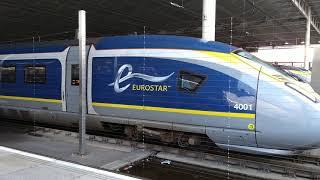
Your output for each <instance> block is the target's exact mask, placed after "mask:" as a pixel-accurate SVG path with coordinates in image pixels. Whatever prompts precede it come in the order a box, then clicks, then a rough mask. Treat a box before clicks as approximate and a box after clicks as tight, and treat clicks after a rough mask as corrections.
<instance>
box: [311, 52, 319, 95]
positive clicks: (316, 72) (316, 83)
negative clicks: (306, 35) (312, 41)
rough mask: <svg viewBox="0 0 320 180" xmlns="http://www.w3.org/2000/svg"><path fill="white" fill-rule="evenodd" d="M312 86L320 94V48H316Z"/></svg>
mask: <svg viewBox="0 0 320 180" xmlns="http://www.w3.org/2000/svg"><path fill="white" fill-rule="evenodd" d="M311 86H312V88H313V89H314V90H315V91H316V92H317V93H319V94H320V48H314V53H313V60H312V74H311Z"/></svg>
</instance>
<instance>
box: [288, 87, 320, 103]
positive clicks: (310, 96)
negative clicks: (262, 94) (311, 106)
mask: <svg viewBox="0 0 320 180" xmlns="http://www.w3.org/2000/svg"><path fill="white" fill-rule="evenodd" d="M285 84H286V85H287V86H288V87H290V88H291V89H293V90H295V91H297V92H298V93H300V94H302V95H303V96H305V97H307V98H308V99H310V100H311V101H313V102H315V103H319V100H318V98H317V97H316V96H315V95H314V94H313V93H315V92H309V91H307V90H305V89H303V88H301V87H300V86H298V85H296V84H294V83H290V82H286V83H285Z"/></svg>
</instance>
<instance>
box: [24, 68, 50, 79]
mask: <svg viewBox="0 0 320 180" xmlns="http://www.w3.org/2000/svg"><path fill="white" fill-rule="evenodd" d="M46 71H47V68H46V66H44V65H35V66H32V65H30V66H25V67H24V82H25V83H37V84H44V83H46V79H47V78H46V76H47V75H46Z"/></svg>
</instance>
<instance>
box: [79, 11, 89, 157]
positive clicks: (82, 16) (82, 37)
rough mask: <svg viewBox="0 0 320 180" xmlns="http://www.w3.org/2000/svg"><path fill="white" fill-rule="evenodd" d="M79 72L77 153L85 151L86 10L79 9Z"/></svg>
mask: <svg viewBox="0 0 320 180" xmlns="http://www.w3.org/2000/svg"><path fill="white" fill-rule="evenodd" d="M78 38H79V65H80V67H79V71H80V72H79V73H80V104H79V110H80V111H79V112H80V119H79V154H80V155H85V153H86V142H85V140H86V137H85V136H86V115H87V84H86V82H87V80H86V78H87V75H86V74H87V55H86V11H84V10H80V11H79V34H78Z"/></svg>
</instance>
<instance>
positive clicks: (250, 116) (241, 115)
mask: <svg viewBox="0 0 320 180" xmlns="http://www.w3.org/2000/svg"><path fill="white" fill-rule="evenodd" d="M92 105H93V106H96V107H109V108H123V109H135V110H146V111H158V112H171V113H180V114H193V115H204V116H220V117H233V118H248V119H254V118H255V117H256V116H255V114H249V113H232V112H216V111H201V110H191V109H175V108H163V107H152V106H135V105H126V104H110V103H97V102H94V103H92Z"/></svg>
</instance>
